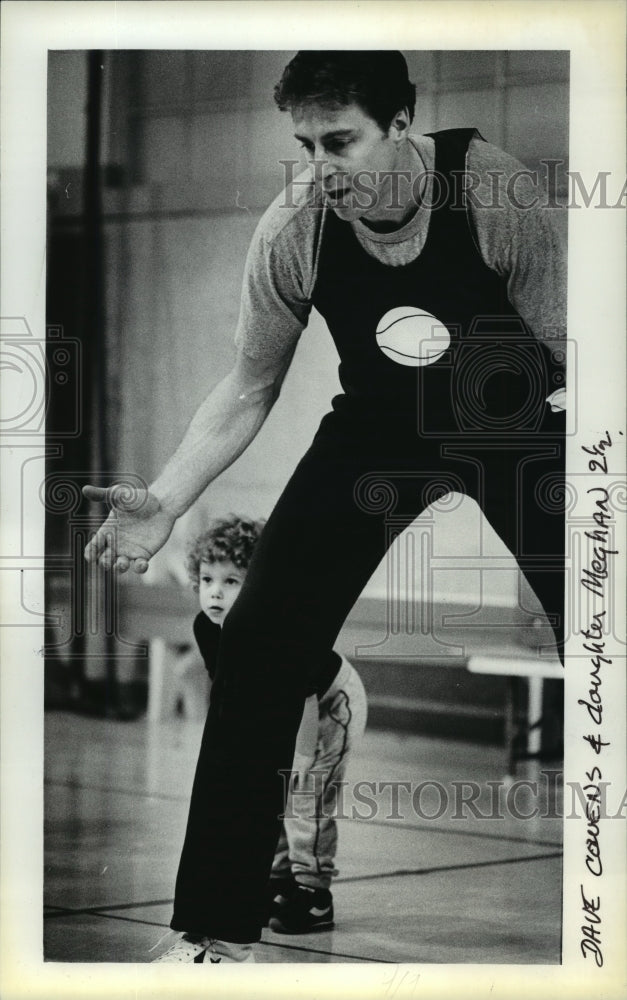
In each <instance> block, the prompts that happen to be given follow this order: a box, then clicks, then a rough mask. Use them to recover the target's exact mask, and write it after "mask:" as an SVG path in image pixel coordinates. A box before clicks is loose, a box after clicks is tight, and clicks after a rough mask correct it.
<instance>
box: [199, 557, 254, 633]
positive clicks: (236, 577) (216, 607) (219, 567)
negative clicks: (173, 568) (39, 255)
mask: <svg viewBox="0 0 627 1000" xmlns="http://www.w3.org/2000/svg"><path fill="white" fill-rule="evenodd" d="M245 577H246V572H245V571H244V570H241V569H238V568H237V566H234V565H233V563H232V562H230V561H227V562H201V564H200V572H199V574H198V600H199V603H200V609H201V611H204V613H205V614H206V615H207V617H208V618H209V619H210V620H211V621H212V622H213V623H214V624H215V625H223V624H224V619H225V618H226V616H227V615H228V613H229V611H230V610H231V608H232V607H233V604H234V602H235V598H236V597H237V595H238V594H239V592H240V590H241V589H242V584H243V582H244V578H245Z"/></svg>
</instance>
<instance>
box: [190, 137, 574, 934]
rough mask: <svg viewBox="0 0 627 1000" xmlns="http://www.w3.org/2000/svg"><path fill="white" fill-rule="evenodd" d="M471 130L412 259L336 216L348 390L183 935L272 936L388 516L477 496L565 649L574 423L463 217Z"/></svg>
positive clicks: (267, 552)
mask: <svg viewBox="0 0 627 1000" xmlns="http://www.w3.org/2000/svg"><path fill="white" fill-rule="evenodd" d="M475 134H476V133H475V132H474V131H473V130H455V131H451V132H444V133H437V134H436V135H435V136H434V139H435V144H436V160H435V169H436V172H437V173H438V175H439V176H440V177H441V178H442V177H444V178H447V183H446V184H443V186H442V190H443V195H442V199H441V202H442V204H440V206H439V207H437V208H434V209H433V210H432V212H431V216H430V220H429V229H428V234H427V239H426V243H425V246H424V248H423V250H422V252H421V254H420V255H419V257H418V258H417V259H416V260H415V261H413V262H412V263H410V264H408V265H406V266H403V267H389V266H386V265H384V264H381V263H380V262H379V261H377V260H375V259H374V258H372V257H370V256H369V255H368V254H367V253H366V251H365V250H364V249H363V248H362V247H361V245H360V244H359V242H358V240H357V238H356V236H355V234H354V232H353V229H352V227H351V226H350V224H348V223H345V222H342V221H341V220H339V219H338V218H337V216H335V214H334V213H333V212H329V213H328V214H327V216H326V218H325V221H324V226H323V235H322V244H321V248H320V254H319V262H318V273H317V279H316V284H315V290H314V296H313V301H314V305H315V306H316V307H317V308H318V310H319V311H320V312H321V313H322V315H323V316H324V318H325V319H326V321H327V324H328V326H329V329H330V331H331V334H332V336H333V339H334V340H335V343H336V345H337V348H338V352H339V355H340V358H341V367H340V379H341V383H342V387H343V390H344V392H343V395H341V396H339V397H337V398H336V399H335V400H334V401H333V410H332V412H331V413H329V414H327V416H326V417H325V418H324V419H323V421H322V423H321V426H320V428H319V430H318V433H317V434H316V437H315V439H314V441H313V444H312V446H311V448H310V449H309V451H308V452H307V453H306V455H305V456H304V457H303V459H302V460H301V462H300V463H299V465H298V466H297V468H296V470H295V472H294V474H293V476H292V478H291V480H290V482H289V483H288V485H287V487H286V488H285V490H284V492H283V494H282V496H281V498H280V499H279V501H278V503H277V505H276V507H275V509H274V511H273V513H272V515H271V517H270V518H269V520H268V523H267V525H266V527H265V528H264V531H263V534H262V536H261V539H260V541H259V543H258V546H257V549H256V552H255V555H254V558H253V560H252V563H251V566H250V568H249V571H248V574H247V577H246V581H245V584H244V586H243V588H242V590H241V593H240V595H239V597H238V599H237V601H236V603H235V604H234V606H233V608H232V610H231V612H230V613H229V616H228V618H227V619H226V621H225V623H224V628H223V634H222V641H221V648H220V658H219V664H218V674H217V678H216V682H215V683H214V686H213V689H212V697H211V705H210V709H209V715H208V719H207V725H206V727H205V733H204V736H203V743H202V747H201V752H200V758H199V762H198V768H197V772H196V778H195V782H194V789H193V793H192V801H191V806H190V815H189V821H188V827H187V835H186V840H185V845H184V849H183V855H182V858H181V864H180V868H179V874H178V880H177V889H176V899H175V911H174V917H173V919H172V927H174V928H176V929H178V930H185V931H190V932H193V931H195V932H199V933H204V934H207V935H208V936H210V937H216V938H223V939H225V940H231V941H254V940H257V939H258V937H259V933H260V926H261V916H262V911H263V900H264V890H265V886H266V881H267V879H268V875H269V872H270V868H271V864H272V859H273V855H274V849H275V845H276V842H277V838H278V835H279V831H280V826H281V823H280V820H279V819H278V817H279V816H280V814H281V813H282V810H283V804H284V796H285V792H286V789H287V785H286V782H285V780H284V777H283V776H282V775H281V774H280V773H279V772H280V771H281V770H283V771H289V769H290V768H291V764H292V758H293V753H294V743H295V738H296V733H297V730H298V726H299V723H300V718H301V714H302V708H303V704H304V700H305V695H306V692H307V690H308V689H309V688H310V682H311V678H312V677H313V676H314V675H315V671H316V664H317V663H320V662H322V661H323V660H324V658H325V657H326V656H328V652H329V650H330V648H331V647H332V645H333V643H334V641H335V639H336V637H337V635H338V633H339V631H340V629H341V627H342V625H343V623H344V620H345V618H346V616H347V615H348V613H349V611H350V609H351V608H352V606H353V604H354V603H355V601H356V600H357V598H358V597H359V595H360V593H361V591H362V590H363V588H364V586H365V584H366V583H367V582H368V579H369V577H370V576H371V575H372V573H373V572H374V570H375V569H376V567H377V565H378V564H379V562H380V561H381V559H382V558H383V556H384V554H385V551H386V546H387V545H389V544H390V541H391V538H392V533H391V532H390V531H389V523H390V519H392V518H393V520H394V523H395V524H396V525H397V526H400V527H402V526H403V525H404V524H407V525H409V524H410V523H411V522H412V521H413V520H414V519H415V518H416V517H417V516H418V514H420V513H421V511H422V510H423V509H424V508H425V507H426V506H427V505H428V504H429V503H430V502H432V501H433V500H434V499H436V498H437V497H439V496H441V495H442V494H443V493H447V492H451V491H455V492H459V493H464V494H467V495H468V496H470V497H472V498H474V499H475V500H476V501H477V502H478V503H479V505H480V506H481V508H482V510H483V511H484V513H485V515H486V517H487V519H488V520H489V522H490V523H491V524H492V526H493V527H494V529H495V530H496V532H497V533H498V535H499V536H500V537H501V538H502V540H503V541H504V542H505V544H506V545H507V546H508V548H509V549H510V550H511V551H512V552H513V554H514V555H515V556H516V558H517V560H518V563H519V565H520V566H521V568H522V569H523V571H524V572H525V575H526V576H527V579H528V580H529V582H530V584H531V586H532V587H533V588H534V590H535V592H536V594H537V596H538V597H539V598H540V600H541V601H542V604H543V606H544V608H545V610H546V612H547V614H548V615H549V616H550V620H551V622H552V624H553V628H554V631H555V634H556V637H557V640H558V645H559V646H560V648H561V644H562V632H563V628H562V616H563V601H564V584H563V579H564V568H563V562H564V553H563V546H564V521H563V498H564V490H563V477H564V439H563V433H564V416H563V414H553V413H551V412H550V407H549V405H548V404H547V403H546V397H547V396H548V395H549V394H550V393H551V392H552V391H553V390H554V389H556V388H558V387H559V385H560V383H559V381H558V380H559V374H558V373H557V369H556V367H555V365H554V364H553V361H552V359H551V356H550V352H549V351H548V350H547V348H546V347H545V346H544V345H542V344H540V343H539V342H538V341H537V340H536V339H535V338H534V337H533V336H532V334H531V333H530V331H528V330H527V329H526V328H525V325H524V323H523V322H522V320H521V319H520V317H519V316H518V315H517V314H516V312H515V310H514V309H513V307H512V306H511V304H510V303H509V301H508V299H507V294H506V287H505V282H504V281H503V280H502V279H501V278H500V277H499V276H498V275H497V274H495V272H493V271H491V270H490V269H489V268H488V267H487V266H486V265H485V264H484V263H483V261H482V259H481V256H480V253H479V251H478V249H477V247H476V245H475V242H474V239H473V235H472V232H471V229H470V222H469V217H468V214H467V212H466V211H465V210H464V209H463V207H460V196H459V191H460V189H459V176H460V175H461V174H462V173H463V171H464V166H465V156H466V151H467V147H468V143H469V141H470V139H471V137H472V136H473V135H475ZM456 178H457V180H456ZM440 183H441V184H442V181H440ZM456 185H457V186H456ZM397 307H415V308H416V309H421V310H423V311H425V312H428V313H430V314H432V315H433V316H435V317H436V318H437V320H438V321H439V322H440V323H442V324H444V325H445V326H446V328H447V329H448V330H449V333H450V345H449V346H448V348H447V349H446V350H445V351H444V353H443V355H442V356H441V357H440V358H439V359H438V360H437V361H435V362H434V363H432V364H427V365H424V366H422V367H408V366H404V365H400V364H398V363H397V362H396V361H393V360H391V359H390V358H389V357H387V356H386V355H385V354H384V353H383V352H382V351H381V349H380V347H379V345H378V344H377V340H376V336H375V333H376V329H377V326H378V324H379V322H380V320H381V319H382V318H383V317H384V316H385V314H386V313H387V312H388V311H390V310H391V309H395V308H397Z"/></svg>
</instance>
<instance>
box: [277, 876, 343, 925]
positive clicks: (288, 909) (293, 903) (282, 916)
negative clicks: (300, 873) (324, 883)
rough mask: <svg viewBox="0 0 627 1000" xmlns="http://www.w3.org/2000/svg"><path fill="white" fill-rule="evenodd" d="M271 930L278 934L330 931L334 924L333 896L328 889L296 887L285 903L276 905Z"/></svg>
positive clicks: (305, 886)
mask: <svg viewBox="0 0 627 1000" xmlns="http://www.w3.org/2000/svg"><path fill="white" fill-rule="evenodd" d="M269 926H270V930H272V931H275V932H276V933H277V934H307V933H309V932H310V931H318V930H329V929H330V928H331V927H333V926H334V924H333V896H332V895H331V893H330V891H329V890H328V889H314V888H312V887H311V886H308V885H296V888H295V890H294V892H293V893H292V894H291V895H290V896H288V897H287V898H286V899H285V902H284V903H282V904H280V905H277V903H276V901H275V904H274V912H273V915H272V916H271V917H270V922H269Z"/></svg>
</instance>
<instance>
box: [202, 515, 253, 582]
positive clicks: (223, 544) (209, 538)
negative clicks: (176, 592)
mask: <svg viewBox="0 0 627 1000" xmlns="http://www.w3.org/2000/svg"><path fill="white" fill-rule="evenodd" d="M265 523H266V522H265V520H263V519H260V520H258V521H255V520H254V519H253V518H252V517H239V516H238V515H237V514H230V515H229V516H228V517H223V518H219V519H217V520H215V521H212V522H211V524H210V526H209V528H208V529H207V530H206V531H203V533H202V534H201V535H199V536H198V537H197V538H195V539H194V540H193V541H192V543H191V545H190V547H189V551H188V554H187V563H186V565H187V572H188V574H189V578H190V580H191V581H192V583H193V585H194V590H198V577H199V575H200V564H201V563H203V562H232V563H233V565H234V566H237V568H238V569H243V570H246V569H248V565H249V563H250V560H251V558H252V554H253V550H254V548H255V545H256V544H257V542H258V541H259V536H260V535H261V531H262V529H263V526H264V524H265Z"/></svg>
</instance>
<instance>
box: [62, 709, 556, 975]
mask: <svg viewBox="0 0 627 1000" xmlns="http://www.w3.org/2000/svg"><path fill="white" fill-rule="evenodd" d="M201 730H202V724H201V723H200V722H197V721H191V720H189V719H187V720H186V719H182V718H174V719H172V720H170V721H167V722H161V723H149V722H147V721H146V720H138V721H134V722H123V721H113V720H106V719H97V718H89V717H85V716H80V715H75V714H72V713H68V712H59V711H49V712H47V713H46V747H45V784H46V787H45V874H44V889H45V909H44V958H45V960H46V961H49V962H116V963H118V962H150V961H151V960H152V959H153V958H155V957H156V956H157V955H158V954H160V953H161V952H162V951H164V950H165V948H166V947H168V946H169V945H170V944H171V943H172V941H173V940H174V937H173V936H170V937H168V938H165V940H163V941H162V942H161V943H159V942H160V939H161V938H162V937H163V936H164V935H165V934H166V933H167V931H168V927H169V920H170V915H171V904H172V893H173V886H174V880H175V876H176V869H177V864H178V857H179V851H180V848H181V844H182V839H183V834H184V829H185V822H186V817H187V805H188V800H189V793H190V789H191V782H192V778H193V771H194V765H195V760H196V754H197V749H198V745H199V742H200V735H201ZM558 767H559V765H558V764H556V763H555V762H553V763H551V764H550V765H545V766H544V767H540V766H539V765H538V764H537V763H535V762H531V761H529V762H524V763H522V764H521V765H519V769H518V772H519V773H518V774H517V778H518V779H523V778H525V779H528V781H529V784H528V785H520V786H517V785H512V784H511V779H509V780H508V779H506V777H505V756H504V751H503V749H502V748H499V747H492V746H487V747H486V746H479V745H477V744H472V743H461V742H452V741H450V740H441V739H435V738H432V737H429V738H427V737H420V736H416V735H413V734H408V733H401V732H388V731H382V730H374V729H367V730H366V734H365V737H364V740H363V742H362V744H361V748H360V750H359V751H358V752H357V753H356V754H355V755H354V757H353V760H352V762H351V766H350V770H349V774H348V776H347V777H348V782H347V785H346V787H345V789H344V795H343V797H342V801H341V811H340V816H341V818H340V820H339V824H338V825H339V851H338V857H337V866H338V868H339V871H340V874H339V875H338V876H337V878H336V880H335V883H334V886H333V895H334V902H335V918H336V926H335V928H334V929H333V930H332V931H320V932H318V933H315V934H309V935H300V936H295V935H294V936H291V935H290V936H286V935H279V934H274V933H272V932H271V931H269V930H267V929H266V930H264V932H263V937H262V940H261V941H260V942H259V944H257V945H255V949H254V950H255V958H256V960H257V962H274V963H277V962H316V963H329V962H352V963H368V962H385V963H388V962H392V963H398V962H420V963H494V964H517V965H520V964H542V965H547V964H555V963H559V962H560V944H561V940H560V939H561V910H562V900H561V892H562V820H561V818H560V815H561V806H560V801H559V800H560V788H561V784H560V782H559V775H558V774H557V768H558Z"/></svg>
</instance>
